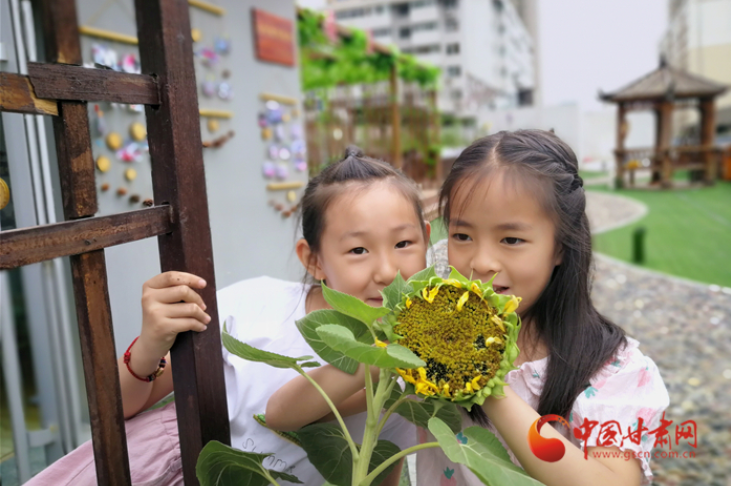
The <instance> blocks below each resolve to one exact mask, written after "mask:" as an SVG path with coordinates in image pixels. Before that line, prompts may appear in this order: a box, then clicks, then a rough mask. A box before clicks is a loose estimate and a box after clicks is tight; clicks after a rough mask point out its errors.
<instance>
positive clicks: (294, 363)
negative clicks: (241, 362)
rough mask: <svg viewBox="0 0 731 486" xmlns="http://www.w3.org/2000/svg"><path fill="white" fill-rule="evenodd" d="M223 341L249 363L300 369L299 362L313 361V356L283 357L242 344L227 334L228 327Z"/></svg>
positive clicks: (311, 363)
mask: <svg viewBox="0 0 731 486" xmlns="http://www.w3.org/2000/svg"><path fill="white" fill-rule="evenodd" d="M221 340H222V341H223V345H224V346H225V347H226V349H228V351H229V352H230V353H232V354H235V355H236V356H238V357H239V358H243V359H245V360H248V361H257V362H260V363H266V364H268V365H269V366H273V367H275V368H292V369H297V368H299V367H300V365H299V364H298V362H299V361H308V360H310V359H312V356H301V357H299V358H290V357H289V356H282V355H281V354H276V353H270V352H269V351H263V350H261V349H257V348H255V347H253V346H249V345H248V344H246V343H242V342H241V341H239V340H238V339H236V338H235V337H233V336H231V335H230V334H229V333H228V332H226V327H225V326H224V328H223V333H222V334H221ZM304 364H305V365H306V366H308V367H311V366H313V362H311V361H310V362H307V363H304Z"/></svg>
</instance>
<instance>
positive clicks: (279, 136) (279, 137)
mask: <svg viewBox="0 0 731 486" xmlns="http://www.w3.org/2000/svg"><path fill="white" fill-rule="evenodd" d="M284 137H285V135H284V125H282V124H279V125H277V126H275V127H274V140H276V141H277V142H284Z"/></svg>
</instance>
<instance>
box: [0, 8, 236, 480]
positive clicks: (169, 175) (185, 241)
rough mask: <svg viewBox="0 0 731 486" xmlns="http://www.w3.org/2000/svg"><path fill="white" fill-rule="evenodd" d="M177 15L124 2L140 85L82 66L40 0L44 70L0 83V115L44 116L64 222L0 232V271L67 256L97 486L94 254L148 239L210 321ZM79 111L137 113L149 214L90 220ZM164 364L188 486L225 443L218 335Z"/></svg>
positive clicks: (203, 228)
mask: <svg viewBox="0 0 731 486" xmlns="http://www.w3.org/2000/svg"><path fill="white" fill-rule="evenodd" d="M188 8H189V7H188V1H187V0H135V10H136V16H137V35H138V39H139V52H140V61H141V65H142V74H128V73H122V72H116V71H112V70H108V69H89V68H84V67H82V66H81V64H82V56H81V44H80V40H79V30H78V24H77V20H76V19H77V16H76V5H75V2H74V0H43V2H42V16H43V27H44V37H45V44H46V57H47V61H49V63H46V64H43V63H29V64H28V73H29V74H28V76H22V75H18V74H11V73H0V111H11V112H18V113H26V114H42V115H50V116H52V117H53V129H54V134H55V139H56V150H57V155H58V165H59V174H60V181H61V193H62V200H63V211H64V219H65V220H66V221H64V222H62V223H57V224H51V225H44V226H37V227H31V228H21V229H16V230H10V231H2V232H0V269H10V268H15V267H19V266H22V265H28V264H31V263H36V262H40V261H43V260H49V259H53V258H57V257H62V256H70V262H71V270H72V274H73V286H74V295H75V300H76V313H77V316H78V324H79V334H80V337H81V352H82V357H83V363H84V376H85V380H86V390H87V395H88V402H89V415H90V418H91V429H92V442H93V446H94V459H95V462H96V471H97V480H98V482H99V484H100V485H110V486H117V485H120V486H122V485H129V484H130V471H129V460H128V456H127V441H126V437H125V425H124V417H123V413H122V400H121V391H120V385H119V375H118V369H117V356H116V352H115V347H114V335H113V329H112V317H111V311H110V306H109V293H108V287H107V274H106V264H105V259H104V248H106V247H109V246H113V245H119V244H122V243H127V242H130V241H135V240H139V239H142V238H149V237H153V236H157V238H158V246H159V250H160V265H161V268H162V270H163V271H169V270H178V271H185V272H190V273H193V274H195V275H198V276H200V277H202V278H204V279H205V280H206V282H208V285H207V287H206V288H205V289H204V290H202V291H201V295H202V297H203V299H204V300H205V302H206V303H207V304H208V308H207V312H208V314H210V316H211V319H212V322H214V323H216V322H219V319H218V311H217V306H216V286H215V281H216V279H215V274H214V267H213V252H212V246H211V232H210V224H209V218H208V200H207V196H206V184H205V174H204V169H203V154H202V145H201V135H200V124H199V114H198V98H197V95H196V83H195V72H194V69H193V49H192V39H191V34H190V32H191V29H190V19H189V13H188ZM89 101H110V102H114V103H126V104H144V105H145V114H146V117H147V131H148V140H149V146H150V158H151V162H152V183H153V192H154V201H155V205H154V206H153V207H150V208H146V209H140V210H136V211H130V212H126V213H120V214H114V215H111V216H100V217H94V214H95V213H96V212H97V195H96V184H95V178H94V160H93V158H92V151H91V139H90V134H89V120H88V112H87V102H89ZM171 353H172V360H173V361H174V362H175V367H174V369H173V382H174V389H175V404H176V407H177V415H178V429H179V431H180V448H181V454H182V462H183V474H184V477H185V484H186V485H197V484H198V481H197V479H196V477H195V465H196V461H197V458H198V454H199V453H200V450H201V448H202V447H203V445H204V444H206V443H207V442H208V441H210V440H218V441H221V442H223V443H225V444H230V431H229V419H228V410H227V406H226V388H225V383H224V377H223V364H222V363H223V358H222V353H221V341H220V332H219V327H218V326H215V325H214V326H209V328H208V330H207V331H205V332H202V333H192V332H186V333H182V334H179V335H178V337H177V339H176V341H175V345H174V346H173V348H172V350H171Z"/></svg>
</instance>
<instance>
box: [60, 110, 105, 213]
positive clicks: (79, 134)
mask: <svg viewBox="0 0 731 486" xmlns="http://www.w3.org/2000/svg"><path fill="white" fill-rule="evenodd" d="M58 115H59V116H57V117H54V118H53V132H54V134H55V136H56V155H57V158H58V169H59V170H58V173H59V178H60V180H61V197H62V200H63V214H64V216H65V218H66V219H76V218H83V217H86V216H93V215H94V214H96V212H97V198H96V182H95V178H94V158H93V156H92V153H91V135H90V134H89V115H88V113H87V107H86V102H78V101H63V102H61V103H59V104H58Z"/></svg>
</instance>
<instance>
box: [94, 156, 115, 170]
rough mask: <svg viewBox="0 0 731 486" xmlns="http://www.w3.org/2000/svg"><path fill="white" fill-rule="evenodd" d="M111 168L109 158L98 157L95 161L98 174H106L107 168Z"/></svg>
mask: <svg viewBox="0 0 731 486" xmlns="http://www.w3.org/2000/svg"><path fill="white" fill-rule="evenodd" d="M111 166H112V161H111V160H109V158H107V157H105V156H103V155H100V156H99V157H97V159H96V168H97V169H99V172H107V171H108V170H109V168H110V167H111Z"/></svg>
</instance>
